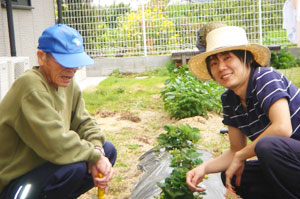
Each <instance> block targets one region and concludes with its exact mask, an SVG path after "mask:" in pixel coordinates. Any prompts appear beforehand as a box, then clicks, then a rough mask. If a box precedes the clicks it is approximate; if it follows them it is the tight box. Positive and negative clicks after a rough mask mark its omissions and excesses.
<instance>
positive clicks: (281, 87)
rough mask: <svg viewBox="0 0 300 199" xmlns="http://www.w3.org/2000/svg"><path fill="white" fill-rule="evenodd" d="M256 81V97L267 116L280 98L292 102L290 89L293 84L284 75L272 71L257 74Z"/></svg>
mask: <svg viewBox="0 0 300 199" xmlns="http://www.w3.org/2000/svg"><path fill="white" fill-rule="evenodd" d="M255 81H256V89H255V92H256V97H257V99H258V102H259V103H260V107H261V108H262V109H263V110H264V112H265V113H266V114H268V113H269V109H270V107H271V106H272V105H273V104H274V103H275V102H276V101H277V100H279V99H280V98H284V97H285V98H287V100H288V101H290V95H289V94H288V92H287V91H288V89H289V87H290V86H291V82H290V81H288V80H287V79H286V78H285V77H284V75H283V74H281V73H279V72H277V71H275V70H274V69H270V70H269V71H265V72H262V73H257V76H256V77H255Z"/></svg>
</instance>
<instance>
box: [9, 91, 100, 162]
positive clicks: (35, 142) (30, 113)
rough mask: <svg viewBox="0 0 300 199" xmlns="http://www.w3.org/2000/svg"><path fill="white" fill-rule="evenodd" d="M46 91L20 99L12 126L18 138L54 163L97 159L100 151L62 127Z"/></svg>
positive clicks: (35, 92)
mask: <svg viewBox="0 0 300 199" xmlns="http://www.w3.org/2000/svg"><path fill="white" fill-rule="evenodd" d="M54 107H55V104H54V102H53V100H52V98H51V96H50V95H49V93H48V92H37V91H33V92H31V93H29V94H28V95H26V97H24V98H23V99H21V106H20V112H19V114H18V116H17V118H16V120H15V124H14V126H15V129H16V131H17V133H18V134H19V136H20V138H21V139H22V141H23V142H25V144H26V145H28V146H29V147H30V148H31V149H32V150H33V151H35V153H37V154H38V155H39V156H40V157H42V158H43V159H45V160H47V161H50V162H52V163H55V164H69V163H73V162H78V161H89V162H93V163H95V162H97V160H98V159H99V158H100V156H101V155H100V152H98V151H97V150H95V149H94V145H93V143H91V142H89V141H87V140H84V139H81V138H80V136H79V135H78V134H77V133H76V132H75V131H73V130H70V129H69V128H67V127H65V126H64V123H63V119H62V118H61V116H60V115H59V114H58V112H57V111H56V110H55V108H54Z"/></svg>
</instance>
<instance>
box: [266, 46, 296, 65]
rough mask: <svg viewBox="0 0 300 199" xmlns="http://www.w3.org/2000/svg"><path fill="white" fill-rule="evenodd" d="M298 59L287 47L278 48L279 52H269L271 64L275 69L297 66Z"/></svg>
mask: <svg viewBox="0 0 300 199" xmlns="http://www.w3.org/2000/svg"><path fill="white" fill-rule="evenodd" d="M297 62H298V60H296V59H295V57H294V56H292V55H291V54H290V53H289V52H288V51H287V48H282V49H280V53H276V52H274V51H272V52H271V66H272V67H274V68H276V69H287V68H292V67H295V66H297Z"/></svg>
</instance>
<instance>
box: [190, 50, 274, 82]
mask: <svg viewBox="0 0 300 199" xmlns="http://www.w3.org/2000/svg"><path fill="white" fill-rule="evenodd" d="M232 50H247V51H249V52H251V53H252V55H253V57H254V60H255V61H256V62H257V63H258V64H260V65H261V66H266V65H268V63H269V61H270V57H271V52H270V50H269V48H267V47H265V46H263V45H259V44H247V45H240V46H228V47H222V48H218V49H215V50H212V51H208V52H204V53H201V54H199V55H196V56H194V57H192V58H191V59H190V60H189V62H188V66H189V69H190V71H191V72H192V73H193V74H194V75H195V76H196V77H197V78H198V79H199V80H201V81H207V80H211V79H212V77H211V76H210V74H209V72H208V70H207V67H206V58H207V57H209V56H211V55H214V54H218V53H221V52H225V51H232Z"/></svg>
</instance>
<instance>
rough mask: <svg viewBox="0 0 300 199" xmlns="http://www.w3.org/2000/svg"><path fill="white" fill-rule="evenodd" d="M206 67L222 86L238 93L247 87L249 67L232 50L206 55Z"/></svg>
mask: <svg viewBox="0 0 300 199" xmlns="http://www.w3.org/2000/svg"><path fill="white" fill-rule="evenodd" d="M208 67H209V68H210V71H211V74H212V76H213V78H214V79H215V81H216V82H217V83H219V84H220V85H221V86H223V87H224V88H227V89H230V90H233V91H234V92H235V93H240V92H238V91H240V90H241V89H245V88H247V84H248V79H249V76H250V67H246V65H245V64H244V63H243V62H242V61H241V60H240V59H239V58H238V57H237V56H236V55H235V54H234V53H232V52H230V51H228V52H222V53H218V54H216V55H212V56H210V57H208Z"/></svg>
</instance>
